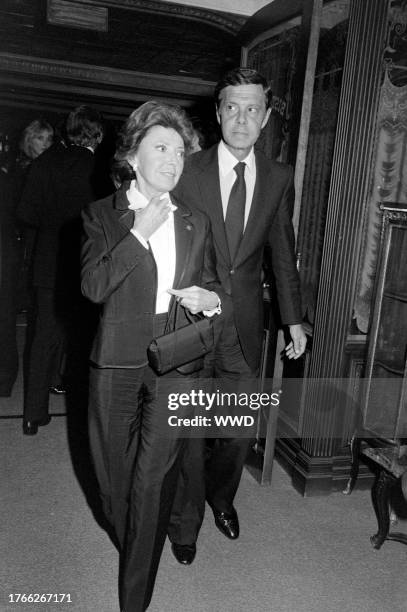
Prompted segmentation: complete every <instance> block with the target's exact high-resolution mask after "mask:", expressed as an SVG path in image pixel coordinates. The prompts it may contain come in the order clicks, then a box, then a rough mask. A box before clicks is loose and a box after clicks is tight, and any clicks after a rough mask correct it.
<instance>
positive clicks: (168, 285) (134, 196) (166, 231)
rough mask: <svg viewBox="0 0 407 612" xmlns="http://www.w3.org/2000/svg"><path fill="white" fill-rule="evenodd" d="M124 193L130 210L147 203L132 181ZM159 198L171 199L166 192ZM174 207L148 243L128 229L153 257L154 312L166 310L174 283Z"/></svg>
mask: <svg viewBox="0 0 407 612" xmlns="http://www.w3.org/2000/svg"><path fill="white" fill-rule="evenodd" d="M126 195H127V199H128V200H129V202H130V204H129V208H130V209H131V210H138V209H140V208H144V207H145V206H147V204H148V200H147V198H146V197H145V196H144V195H143V194H142V193H140V191H138V189H137V188H136V187H135V183H133V181H132V184H131V186H130V189H129V190H128V191H127V194H126ZM161 198H168V199H169V200H170V201H171V199H170V196H169V194H168V193H164V194H163V195H162V196H161ZM176 208H177V207H176V206H174V205H173V204H171V212H170V213H169V215H168V218H167V219H166V221H164V223H162V224H161V225H160V227H159V228H158V229H157V230H156V231H155V232H154V234H152V235H151V236H150V238H149V241H148V243H147V241H146V240H145V239H144V238H143V237H142V236H141V235H140V234H139V233H138V232H137V230H135V229H131V230H130V231H131V233H132V234H133V235H134V236H135V237H136V238H137V240H139V241H140V242H141V244H142V245H143V246H144V247H145V248H146V249H148V248H149V246H148V244H150V247H151V251H152V253H153V256H154V259H155V263H156V266H157V299H156V306H155V312H156V314H159V313H162V312H168V306H169V303H170V299H171V295H170V294H169V293H168V289H172V288H173V284H174V276H175V258H176V251H175V230H174V210H176Z"/></svg>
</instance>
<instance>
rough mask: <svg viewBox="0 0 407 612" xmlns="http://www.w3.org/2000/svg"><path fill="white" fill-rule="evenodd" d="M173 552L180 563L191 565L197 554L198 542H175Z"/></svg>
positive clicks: (172, 546) (172, 547)
mask: <svg viewBox="0 0 407 612" xmlns="http://www.w3.org/2000/svg"><path fill="white" fill-rule="evenodd" d="M171 549H172V552H173V553H174V557H175V558H176V560H177V561H178V563H182V565H191V563H192V561H193V560H194V559H195V555H196V544H175V543H174V542H173V543H172V545H171Z"/></svg>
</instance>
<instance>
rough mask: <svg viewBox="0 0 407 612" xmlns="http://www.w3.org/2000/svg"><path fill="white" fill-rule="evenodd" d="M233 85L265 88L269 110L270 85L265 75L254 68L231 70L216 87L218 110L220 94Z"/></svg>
mask: <svg viewBox="0 0 407 612" xmlns="http://www.w3.org/2000/svg"><path fill="white" fill-rule="evenodd" d="M229 85H232V87H234V86H236V85H261V86H262V87H263V91H264V96H265V100H266V108H269V107H270V105H271V87H270V85H269V83H267V81H266V79H265V78H264V76H263V75H261V74H260V73H259V72H257V70H254V69H252V68H243V67H239V68H233V70H229V72H227V73H226V74H224V75H223V77H222V78H221V79H220V81H218V83H217V84H216V86H215V92H214V95H215V104H216V108H219V105H220V94H221V91H222V90H223V89H225V87H228V86H229Z"/></svg>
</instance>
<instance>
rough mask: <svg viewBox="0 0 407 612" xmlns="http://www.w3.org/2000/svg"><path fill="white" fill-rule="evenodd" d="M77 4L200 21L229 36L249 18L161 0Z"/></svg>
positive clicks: (78, 0) (93, 0)
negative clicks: (161, 0)
mask: <svg viewBox="0 0 407 612" xmlns="http://www.w3.org/2000/svg"><path fill="white" fill-rule="evenodd" d="M75 1H76V3H80V4H87V5H94V6H97V7H101V6H106V7H110V8H121V9H127V10H129V9H133V10H136V11H142V12H145V13H152V14H155V15H156V14H161V15H167V16H172V17H179V18H180V19H189V20H194V21H200V22H202V23H205V24H207V25H212V26H214V27H216V28H219V29H220V30H224V31H225V32H228V33H229V34H233V35H236V34H237V33H238V32H239V31H240V29H241V28H242V26H243V25H244V23H246V21H247V18H246V17H242V16H240V15H232V14H229V13H222V12H221V11H214V10H211V9H203V8H199V7H195V6H189V5H185V4H173V3H170V2H160V1H159V0H75Z"/></svg>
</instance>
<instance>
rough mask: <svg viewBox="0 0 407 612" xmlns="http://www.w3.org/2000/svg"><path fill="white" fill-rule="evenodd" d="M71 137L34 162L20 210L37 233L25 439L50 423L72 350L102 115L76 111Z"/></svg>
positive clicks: (69, 122)
mask: <svg viewBox="0 0 407 612" xmlns="http://www.w3.org/2000/svg"><path fill="white" fill-rule="evenodd" d="M66 136H67V137H66V146H65V144H63V143H61V142H57V143H56V144H55V145H53V146H51V147H50V148H49V149H48V150H47V151H45V152H44V153H43V154H42V155H40V156H39V157H38V158H37V159H35V160H34V161H33V163H32V166H31V168H30V171H29V174H28V177H27V182H26V184H25V188H24V192H23V195H22V199H21V202H20V205H19V208H18V216H19V217H20V219H21V221H23V222H24V223H26V224H27V225H28V226H30V227H32V228H34V230H35V232H36V239H35V247H34V254H33V285H34V289H35V299H36V317H35V322H34V331H33V332H31V333H32V337H31V347H30V350H29V355H28V364H27V373H26V389H25V398H24V419H23V433H24V434H25V435H35V434H36V433H37V431H38V427H39V426H43V425H47V424H48V423H49V421H50V416H49V414H48V404H49V390H50V387H52V386H55V381H56V376H57V374H58V373H59V369H60V365H61V362H62V354H63V352H64V351H65V350H66V346H64V339H65V336H66V323H67V315H68V316H70V315H71V314H72V312H73V310H75V308H76V306H77V301H76V302H75V300H76V298H77V296H80V275H79V272H80V271H79V263H80V240H81V218H80V214H81V210H82V208H83V207H84V206H85V204H88V203H89V202H91V201H92V200H94V199H96V196H97V195H98V194H97V185H95V178H96V177H95V156H94V152H95V150H96V148H97V146H98V145H99V143H100V142H101V140H102V138H103V125H102V120H101V117H100V115H99V113H98V112H97V111H95V110H93V109H91V108H89V107H87V106H80V107H78V108H76V109H75V110H73V111H72V112H71V113H70V114H69V115H68V118H67V121H66ZM31 333H30V334H28V335H29V336H31Z"/></svg>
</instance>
